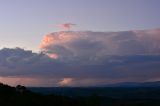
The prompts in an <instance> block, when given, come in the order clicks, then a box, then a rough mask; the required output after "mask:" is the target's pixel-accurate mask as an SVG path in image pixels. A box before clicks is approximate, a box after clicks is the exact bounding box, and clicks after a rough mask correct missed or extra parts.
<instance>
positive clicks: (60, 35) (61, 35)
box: [40, 32, 78, 49]
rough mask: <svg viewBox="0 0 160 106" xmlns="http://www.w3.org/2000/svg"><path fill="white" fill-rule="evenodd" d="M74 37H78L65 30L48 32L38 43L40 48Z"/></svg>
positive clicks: (67, 40)
mask: <svg viewBox="0 0 160 106" xmlns="http://www.w3.org/2000/svg"><path fill="white" fill-rule="evenodd" d="M76 38H78V37H77V36H75V35H72V34H70V33H67V32H55V33H50V34H47V35H45V36H44V38H43V40H42V43H41V44H40V49H44V48H46V47H48V46H50V45H55V44H59V43H65V42H69V41H71V40H73V39H76Z"/></svg>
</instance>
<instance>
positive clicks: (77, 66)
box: [0, 0, 160, 86]
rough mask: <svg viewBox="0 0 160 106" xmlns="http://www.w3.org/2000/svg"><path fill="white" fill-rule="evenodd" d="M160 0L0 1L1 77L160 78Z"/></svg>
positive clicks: (58, 81) (63, 81)
mask: <svg viewBox="0 0 160 106" xmlns="http://www.w3.org/2000/svg"><path fill="white" fill-rule="evenodd" d="M159 10H160V1H159V0H0V23H1V24H0V81H1V82H5V83H8V84H11V85H17V84H22V85H26V86H90V85H103V84H109V83H117V82H129V81H131V82H145V81H157V80H160V72H159V69H160V67H159V66H160V55H159V54H160V43H159V42H160V37H159V35H160V21H159V19H160V14H159Z"/></svg>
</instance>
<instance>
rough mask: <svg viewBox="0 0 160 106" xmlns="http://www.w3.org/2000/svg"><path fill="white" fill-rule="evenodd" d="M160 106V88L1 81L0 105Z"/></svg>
mask: <svg viewBox="0 0 160 106" xmlns="http://www.w3.org/2000/svg"><path fill="white" fill-rule="evenodd" d="M32 105H35V106H160V88H159V87H154V88H153V87H152V88H149V87H147V88H146V87H141V88H137V87H133V88H132V87H107V88H106V87H103V88H102V87H100V88H98V87H97V88H96V87H88V88H29V90H28V89H27V88H25V87H24V86H17V87H10V86H8V85H4V84H0V106H32Z"/></svg>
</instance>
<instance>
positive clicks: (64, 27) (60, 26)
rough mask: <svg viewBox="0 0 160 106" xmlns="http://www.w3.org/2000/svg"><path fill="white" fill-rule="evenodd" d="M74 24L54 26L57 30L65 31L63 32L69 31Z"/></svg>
mask: <svg viewBox="0 0 160 106" xmlns="http://www.w3.org/2000/svg"><path fill="white" fill-rule="evenodd" d="M75 25H76V24H73V23H64V24H59V25H56V26H57V27H59V28H62V29H65V30H70V29H71V28H72V27H73V26H75Z"/></svg>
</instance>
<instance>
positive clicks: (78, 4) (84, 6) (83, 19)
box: [0, 0, 160, 52]
mask: <svg viewBox="0 0 160 106" xmlns="http://www.w3.org/2000/svg"><path fill="white" fill-rule="evenodd" d="M159 5H160V1H159V0H14V1H13V0H0V13H1V14H0V21H1V24H0V39H1V43H0V48H3V47H22V48H26V49H32V50H33V51H36V52H37V51H39V48H38V46H39V44H40V41H41V40H42V38H43V36H44V35H45V34H47V33H50V32H55V31H61V30H63V29H60V28H58V27H56V26H55V25H57V24H63V23H66V22H70V23H74V24H77V25H76V26H75V27H74V28H73V30H91V31H121V30H123V31H125V30H134V29H150V28H157V27H159V26H160V21H159V19H160V15H159V8H160V6H159Z"/></svg>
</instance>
